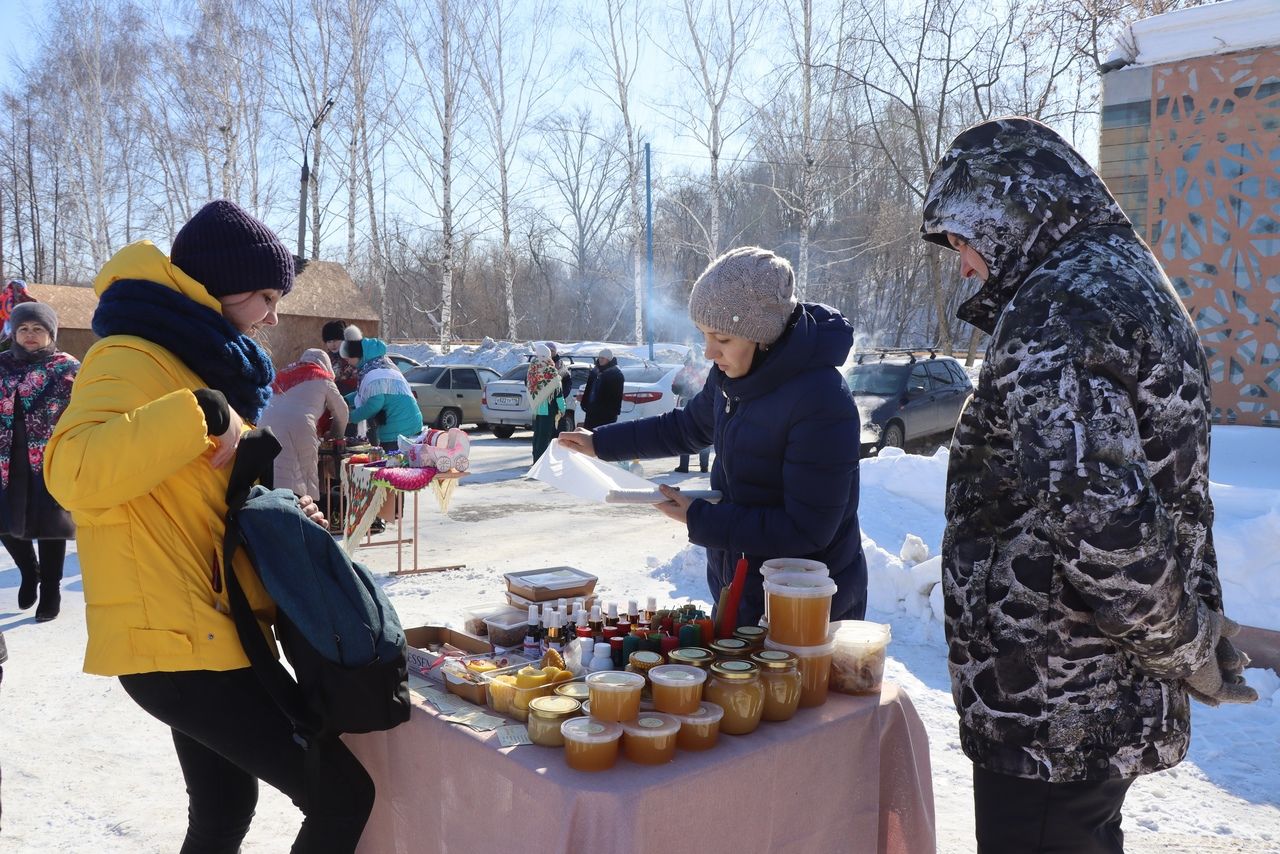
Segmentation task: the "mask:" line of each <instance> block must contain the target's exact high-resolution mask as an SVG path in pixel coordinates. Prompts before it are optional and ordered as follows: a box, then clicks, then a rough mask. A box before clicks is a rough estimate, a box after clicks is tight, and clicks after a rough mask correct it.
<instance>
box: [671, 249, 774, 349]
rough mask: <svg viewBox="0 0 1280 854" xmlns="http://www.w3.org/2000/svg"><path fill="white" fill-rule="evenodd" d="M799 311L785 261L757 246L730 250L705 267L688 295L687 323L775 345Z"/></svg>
mask: <svg viewBox="0 0 1280 854" xmlns="http://www.w3.org/2000/svg"><path fill="white" fill-rule="evenodd" d="M795 307H796V296H795V276H794V275H793V274H792V272H791V264H790V262H788V261H787V259H786V258H783V257H781V256H779V255H775V254H773V253H772V252H770V251H769V250H767V249H761V248H760V247H758V246H741V247H739V248H737V249H730V250H729V251H728V252H726V253H724V254H723V255H721V256H720V257H719V258H717V259H716V260H714V261H712V262H711V263H710V264H708V265H707V269H706V270H704V271H703V273H702V275H701V276H699V277H698V281H696V282H695V283H694V285H693V292H692V293H690V294H689V317H690V318H692V319H693V322H694V323H701V324H702V325H703V326H707V327H710V328H711V329H714V330H715V331H717V332H723V333H726V334H729V335H736V336H738V337H739V338H746V339H747V340H748V341H754V342H756V343H757V344H772V343H773V342H774V341H777V340H778V339H779V338H781V337H782V333H783V332H785V331H786V328H787V321H788V320H790V319H791V312H793V311H794V310H795Z"/></svg>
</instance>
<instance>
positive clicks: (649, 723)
mask: <svg viewBox="0 0 1280 854" xmlns="http://www.w3.org/2000/svg"><path fill="white" fill-rule="evenodd" d="M679 732H680V721H679V720H677V719H676V718H675V716H673V715H664V714H662V713H661V712H645V713H644V714H642V715H640V717H638V718H636V719H635V720H634V721H626V722H625V723H623V724H622V752H623V753H624V754H626V757H627V758H628V759H630V760H631V761H632V762H635V763H637V764H640V765H662V764H665V763H667V762H670V761H671V759H672V758H673V757H674V756H675V755H676V737H677V735H678V733H679Z"/></svg>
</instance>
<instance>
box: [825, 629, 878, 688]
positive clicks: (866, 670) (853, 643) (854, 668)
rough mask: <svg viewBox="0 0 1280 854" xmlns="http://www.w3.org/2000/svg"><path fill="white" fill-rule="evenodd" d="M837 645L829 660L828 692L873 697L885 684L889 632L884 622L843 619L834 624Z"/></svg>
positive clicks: (833, 632)
mask: <svg viewBox="0 0 1280 854" xmlns="http://www.w3.org/2000/svg"><path fill="white" fill-rule="evenodd" d="M831 628H832V630H833V631H832V633H831V637H832V639H833V641H834V643H835V645H836V648H835V651H834V654H833V655H832V658H831V690H832V691H838V692H839V693H841V694H875V693H878V692H879V691H880V683H881V682H883V681H884V659H885V647H887V646H888V645H889V640H890V638H891V636H892V633H891V632H890V630H889V627H888V626H886V625H885V624H884V623H871V622H867V621H865V620H844V621H842V622H839V623H833V624H832V626H831Z"/></svg>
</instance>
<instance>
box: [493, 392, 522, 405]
mask: <svg viewBox="0 0 1280 854" xmlns="http://www.w3.org/2000/svg"><path fill="white" fill-rule="evenodd" d="M493 402H494V403H496V404H498V405H499V406H519V405H520V395H518V394H495V395H494V396H493Z"/></svg>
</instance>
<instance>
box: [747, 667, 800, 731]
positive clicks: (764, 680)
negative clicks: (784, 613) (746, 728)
mask: <svg viewBox="0 0 1280 854" xmlns="http://www.w3.org/2000/svg"><path fill="white" fill-rule="evenodd" d="M751 660H752V661H753V662H755V663H756V665H757V666H758V667H759V668H760V684H762V685H764V713H763V714H762V715H761V717H762V718H763V719H764V720H766V721H785V720H790V719H791V718H792V717H793V716H794V715H795V713H796V709H798V708H799V707H800V690H801V677H800V660H799V659H798V658H796V657H795V656H794V655H792V654H791V653H789V652H784V651H782V650H780V649H762V650H760V651H759V652H757V653H755V654H754V655H752V656H751Z"/></svg>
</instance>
